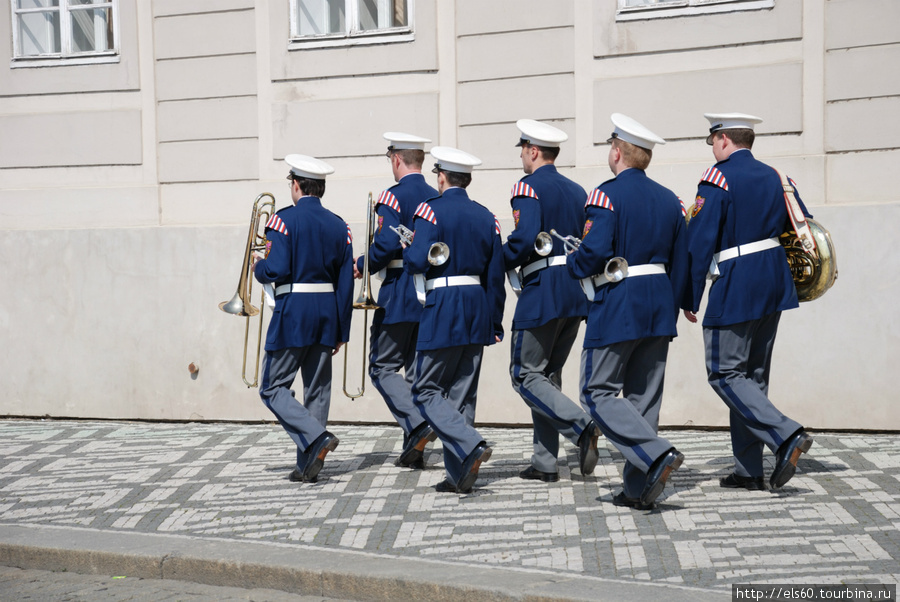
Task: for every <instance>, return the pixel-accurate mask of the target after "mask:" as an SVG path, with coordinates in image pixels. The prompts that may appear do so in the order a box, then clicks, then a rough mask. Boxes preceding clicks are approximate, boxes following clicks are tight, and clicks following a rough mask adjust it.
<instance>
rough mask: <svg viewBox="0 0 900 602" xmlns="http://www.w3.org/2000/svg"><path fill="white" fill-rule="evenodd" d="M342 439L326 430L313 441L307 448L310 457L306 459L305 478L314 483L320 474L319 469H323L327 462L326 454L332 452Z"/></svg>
mask: <svg viewBox="0 0 900 602" xmlns="http://www.w3.org/2000/svg"><path fill="white" fill-rule="evenodd" d="M339 442H340V441H339V440H338V438H337V437H335V436H334V435H333V434H331V433H329V432H328V431H325V432H324V433H322V434H321V435H319V438H318V439H316V440H315V441H313V442H312V444H311V445H310V446H309V447H308V448H306V454H307V456H308V459H307V460H306V466H305V467H304V468H303V480H304V481H309V482H311V483H314V482H315V481H316V479H317V478H318V476H319V471H320V470H322V466H323V465H324V464H325V456H326V455H327V454H328V452H332V451H334V450H335V449H337V446H338V443H339Z"/></svg>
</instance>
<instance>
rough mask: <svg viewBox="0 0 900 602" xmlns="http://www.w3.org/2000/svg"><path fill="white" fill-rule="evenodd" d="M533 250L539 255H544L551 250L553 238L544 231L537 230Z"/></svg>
mask: <svg viewBox="0 0 900 602" xmlns="http://www.w3.org/2000/svg"><path fill="white" fill-rule="evenodd" d="M534 252H535V253H537V254H538V255H540V256H541V257H546V256H547V255H549V254H550V253H552V252H553V239H552V238H550V235H549V234H547V233H546V232H538V235H537V236H536V237H535V238H534Z"/></svg>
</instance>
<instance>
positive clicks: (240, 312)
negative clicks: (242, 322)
mask: <svg viewBox="0 0 900 602" xmlns="http://www.w3.org/2000/svg"><path fill="white" fill-rule="evenodd" d="M219 309H221V310H222V311H224V312H225V313H226V314H232V315H234V316H241V317H243V318H251V317H253V316H255V315H257V314H258V313H259V310H258V309H256V308H255V307H253V306H252V305H250V304H249V303H245V302H244V299H243V298H241V294H240V292H237V293H235V294H234V297H232V298H231V300H230V301H222V302H221V303H219Z"/></svg>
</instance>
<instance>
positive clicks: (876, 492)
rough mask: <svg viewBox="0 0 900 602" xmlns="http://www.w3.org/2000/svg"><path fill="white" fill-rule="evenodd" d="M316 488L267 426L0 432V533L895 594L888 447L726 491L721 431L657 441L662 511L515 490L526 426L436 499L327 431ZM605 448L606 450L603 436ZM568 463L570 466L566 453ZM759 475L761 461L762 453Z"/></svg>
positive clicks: (411, 473)
mask: <svg viewBox="0 0 900 602" xmlns="http://www.w3.org/2000/svg"><path fill="white" fill-rule="evenodd" d="M331 430H332V431H333V432H334V433H335V434H336V435H337V436H338V437H339V438H340V446H339V447H338V448H337V450H336V451H335V452H333V453H332V454H330V455H329V456H328V458H327V461H326V463H325V467H324V469H323V470H322V472H321V473H320V476H319V482H318V483H317V484H297V483H292V482H290V481H288V480H287V476H288V473H289V472H290V470H291V468H292V462H293V458H294V451H293V449H292V444H291V442H290V440H289V439H288V437H287V435H286V434H285V433H284V432H283V431H282V430H281V428H280V427H279V426H278V425H275V424H260V425H247V424H223V423H215V424H195V423H186V424H172V423H165V424H160V423H138V422H105V421H95V422H83V421H52V420H46V421H40V420H4V421H0V526H2V525H18V526H21V525H29V524H35V525H41V526H61V527H75V528H80V529H86V530H92V531H116V532H130V533H153V534H178V535H188V536H193V537H201V538H212V539H216V540H229V541H234V542H240V541H253V542H257V543H258V542H270V543H272V544H276V545H280V546H284V545H297V546H304V547H305V548H307V549H308V548H309V547H310V546H313V547H321V548H327V549H334V550H359V551H364V552H367V553H372V554H379V555H384V556H392V557H404V558H420V559H434V560H441V561H445V562H446V561H449V562H452V563H458V564H472V565H476V564H477V565H479V566H484V565H488V566H498V567H513V568H516V569H520V570H524V571H552V572H554V573H557V574H566V573H571V574H577V575H585V576H591V577H600V578H605V579H617V580H634V581H636V582H657V583H671V584H682V585H685V586H691V587H701V588H707V589H725V588H727V589H729V590H730V585H731V584H732V583H747V582H754V583H761V582H769V583H842V582H869V583H897V581H898V577H900V564H898V560H900V531H898V528H897V527H898V526H900V449H898V448H900V436H896V435H876V434H842V433H814V434H813V435H814V438H815V444H814V446H813V448H812V450H811V451H810V453H809V454H806V455H804V456H803V457H802V458H801V460H800V463H799V466H798V472H797V475H796V476H795V477H794V479H793V480H791V482H790V483H788V485H787V486H786V487H784V488H783V489H782V490H780V491H778V492H774V493H773V492H749V491H745V490H739V491H735V490H725V489H721V488H720V487H719V486H718V479H719V477H721V476H724V475H726V474H727V473H728V472H729V471H730V469H731V466H732V460H731V457H730V451H729V450H730V445H729V440H728V434H727V433H725V432H706V431H681V430H678V431H664V432H663V434H664V435H665V436H666V437H667V438H668V439H669V440H670V441H672V442H673V444H674V445H676V446H677V448H678V449H679V450H680V451H682V452H683V453H684V454H685V456H686V461H685V464H684V465H683V466H682V468H681V469H680V470H679V471H677V472H676V473H675V474H674V475H673V477H672V478H671V479H670V481H669V483H670V485H669V486H668V487H667V489H666V491H665V493H664V494H663V497H662V498H661V500H660V502H661V503H660V504H659V508H658V509H657V510H654V511H652V512H635V511H632V510H630V509H625V508H619V507H616V506H613V505H612V503H611V499H612V495H613V494H614V493H616V492H617V491H618V490H619V489H620V488H621V477H620V472H619V471H620V469H621V464H622V459H621V457H620V456H619V454H618V452H616V451H615V450H614V449H613V448H612V447H611V446H610V445H608V444H606V447H605V448H604V447H603V445H601V458H600V463H599V464H598V466H597V469H596V471H595V474H594V475H592V476H589V477H583V476H582V475H581V474H580V473H579V472H578V468H577V466H578V461H577V451H576V450H575V449H574V448H573V447H572V446H570V445H568V444H566V445H565V446H564V447H563V451H562V452H561V455H562V456H563V457H561V458H560V465H559V470H560V477H561V479H560V481H559V482H558V483H551V484H545V483H539V482H535V481H523V480H521V479H519V478H518V476H517V474H518V472H519V471H520V470H521V469H522V468H524V467H525V466H527V464H528V461H529V458H530V456H531V431H530V430H529V429H512V428H480V429H479V430H480V432H481V433H482V435H483V436H484V437H485V438H486V439H487V440H488V442H489V444H490V445H492V446H493V448H494V454H493V456H492V458H491V460H490V462H488V463H487V464H484V465H483V466H482V469H481V472H480V477H479V480H478V482H477V484H476V487H475V490H474V491H473V493H471V494H469V495H465V496H457V495H453V494H438V493H436V492H435V491H434V489H433V486H434V485H435V484H436V483H438V482H439V481H440V480H442V479H443V469H442V459H441V454H440V446H439V444H438V445H437V446H436V447H434V448H430V449H431V451H430V452H429V454H428V456H427V460H428V463H429V468H428V469H426V470H420V471H415V470H408V469H401V468H397V467H395V466H394V465H393V460H394V459H395V458H396V456H397V454H398V452H399V451H400V434H401V432H400V430H399V429H398V428H397V427H389V426H349V425H343V426H334V427H332V428H331ZM601 442H602V439H601ZM566 454H567V456H566ZM767 462H768V465H767V471H770V470H771V464H772V457H771V456H770V455H767Z"/></svg>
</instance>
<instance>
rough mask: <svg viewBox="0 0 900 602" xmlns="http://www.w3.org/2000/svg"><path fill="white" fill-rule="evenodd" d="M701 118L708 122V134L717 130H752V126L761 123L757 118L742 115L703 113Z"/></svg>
mask: <svg viewBox="0 0 900 602" xmlns="http://www.w3.org/2000/svg"><path fill="white" fill-rule="evenodd" d="M703 116H704V117H706V118H707V119H708V120H709V125H710V128H709V133H710V134H712V133H714V132H718V131H719V130H735V129H742V130H752V129H753V126H754V125H756V124H757V123H762V119H760V118H759V117H754V116H753V115H746V114H744V113H704V114H703Z"/></svg>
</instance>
